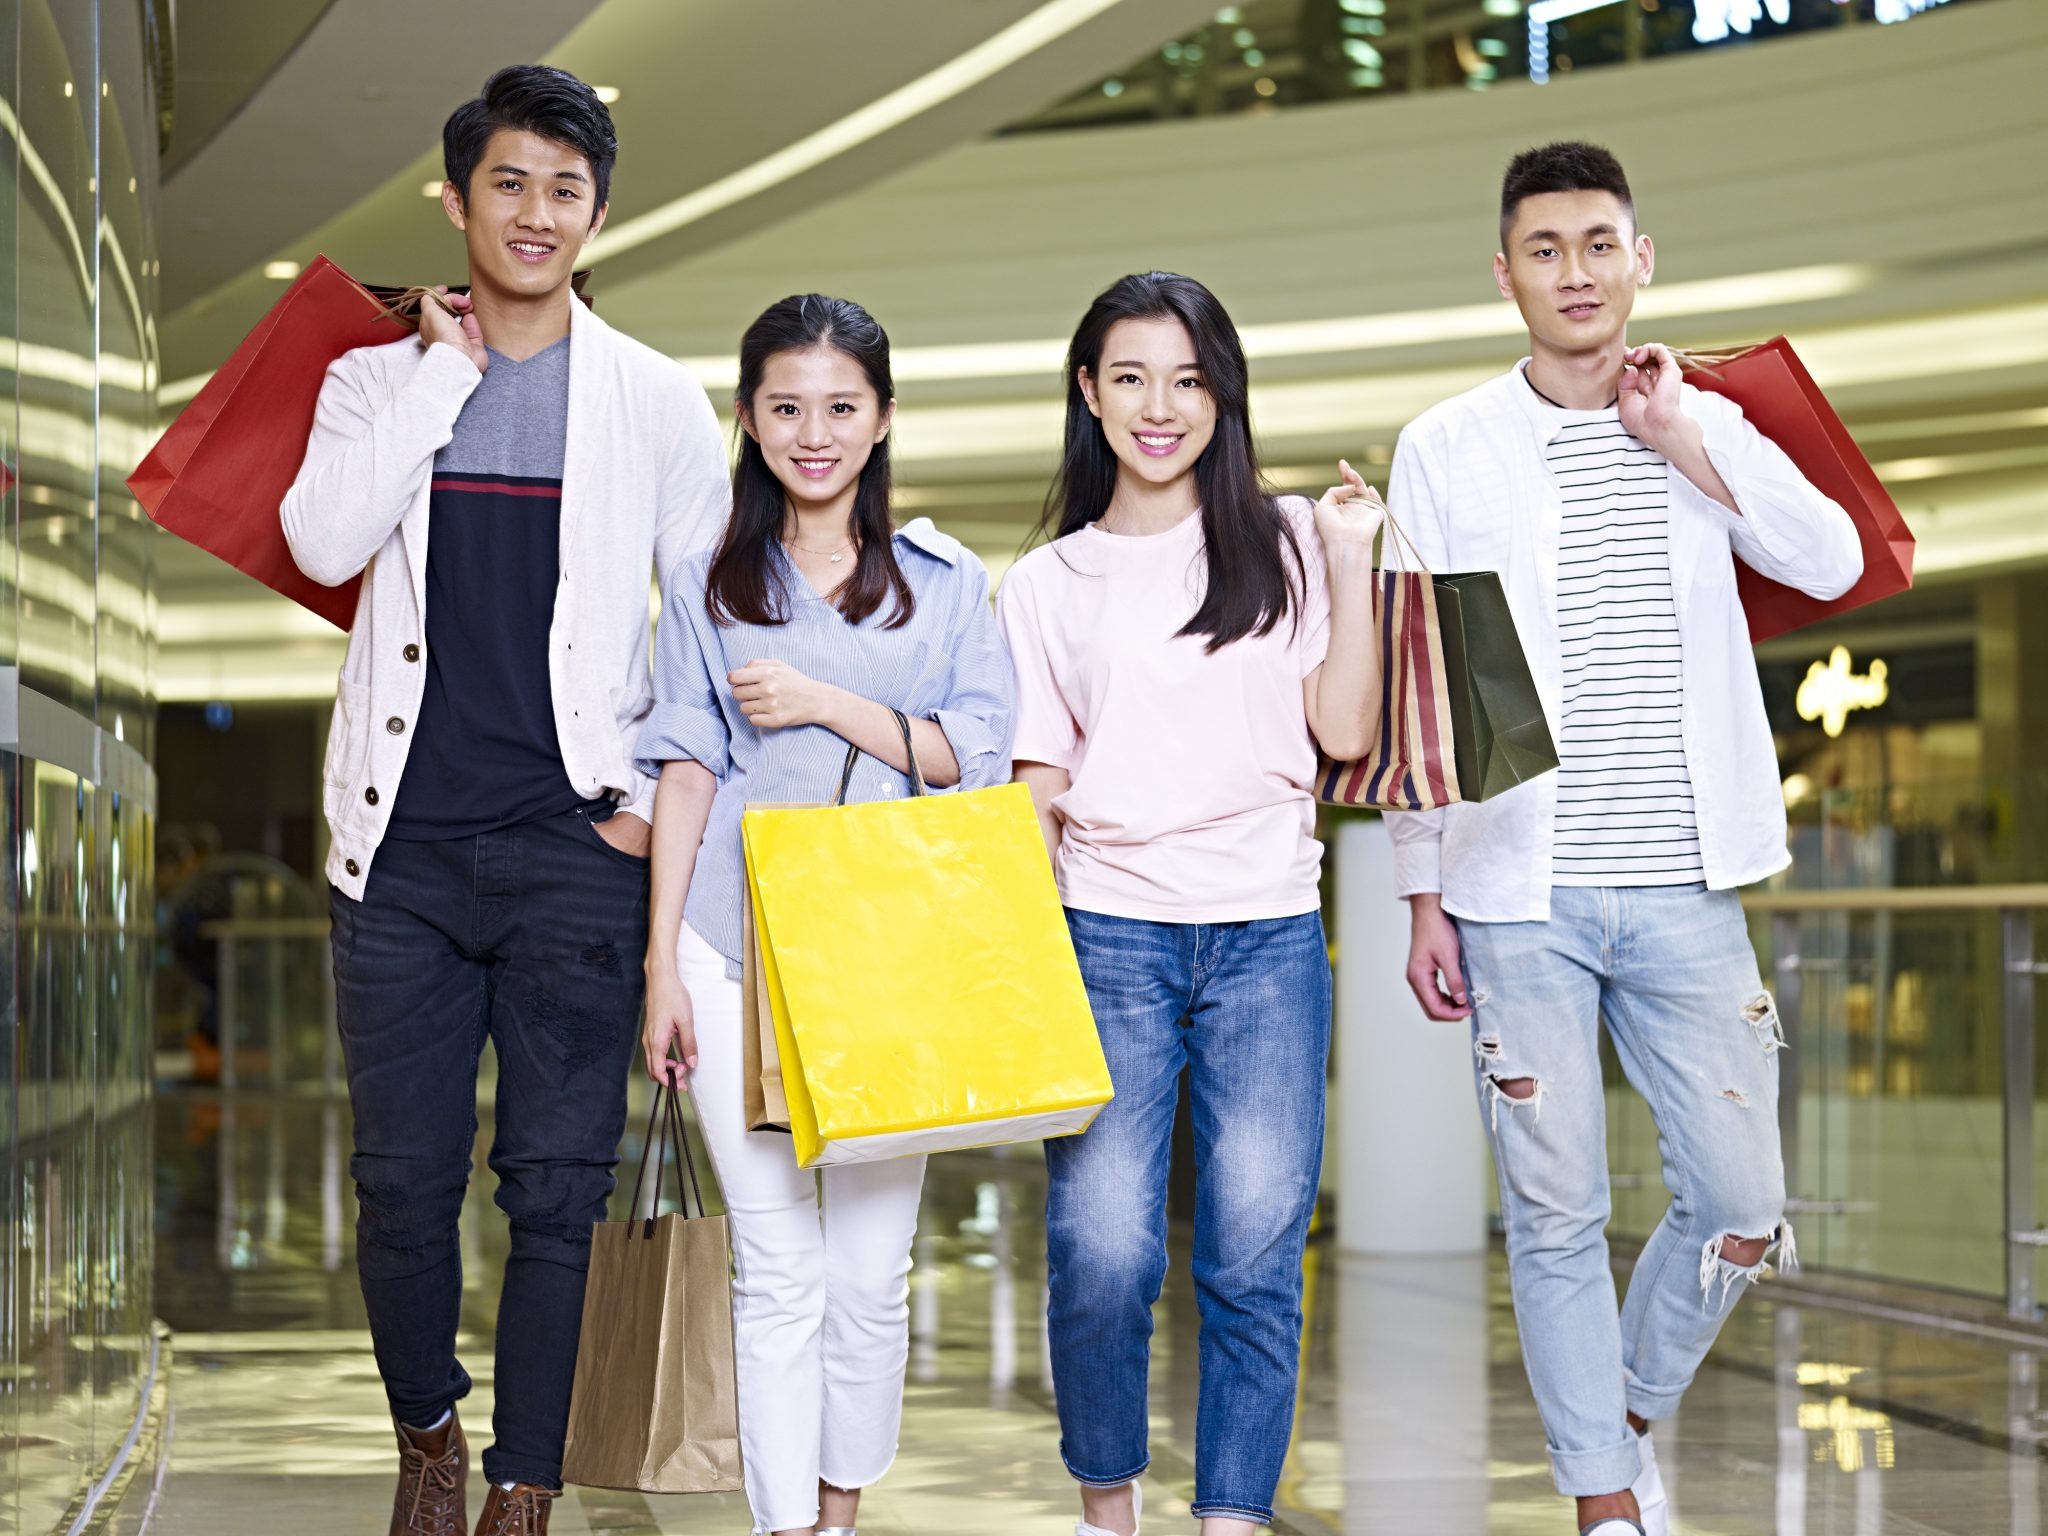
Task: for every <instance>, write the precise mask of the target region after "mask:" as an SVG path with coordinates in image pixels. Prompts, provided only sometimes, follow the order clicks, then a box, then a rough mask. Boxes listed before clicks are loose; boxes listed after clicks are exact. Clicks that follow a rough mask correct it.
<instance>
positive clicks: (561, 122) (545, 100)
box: [441, 64, 619, 208]
mask: <svg viewBox="0 0 2048 1536" xmlns="http://www.w3.org/2000/svg"><path fill="white" fill-rule="evenodd" d="M502 128H510V129H514V130H517V131H523V132H526V133H537V134H539V135H540V136H541V137H542V138H544V139H553V140H554V141H555V142H556V143H557V144H566V145H568V147H569V148H571V149H573V150H575V151H576V153H578V154H579V155H581V156H582V157H583V158H584V159H586V160H588V161H589V162H590V172H591V176H592V178H593V179H594V180H595V182H596V191H597V203H596V207H598V208H602V207H603V206H604V205H605V203H606V202H607V200H609V199H610V197H611V194H612V162H613V161H615V160H617V159H618V158H619V139H618V134H617V133H616V132H615V131H614V130H613V128H612V115H611V113H610V112H609V111H607V110H606V109H605V104H604V103H603V102H602V101H599V100H598V99H597V92H596V91H594V90H592V89H591V88H590V87H589V86H587V85H585V84H584V83H583V82H582V81H581V80H578V79H577V78H576V77H575V76H574V75H572V74H570V73H569V72H568V71H567V70H566V69H556V68H554V67H553V66H551V65H547V64H513V65H510V66H508V67H507V68H505V69H501V70H499V71H498V72H497V73H496V74H495V75H492V76H491V78H490V79H488V80H486V81H485V82H484V90H483V94H482V95H481V96H479V97H477V98H476V99H475V100H474V101H465V102H464V103H463V104H462V105H461V106H459V107H457V108H456V109H455V111H454V112H453V113H451V114H450V115H449V118H448V121H447V123H446V124H445V125H444V126H443V127H442V129H441V159H442V162H443V164H444V165H445V166H446V167H447V171H448V179H449V180H450V181H452V182H454V183H455V190H456V192H457V193H458V194H459V195H460V196H461V198H462V201H463V203H464V205H465V206H467V204H468V202H469V178H470V176H471V174H472V173H473V172H474V171H475V170H476V163H477V161H479V160H481V159H482V158H483V153H484V146H485V145H487V144H489V143H490V142H491V135H492V134H494V133H496V132H498V131H499V130H500V129H502Z"/></svg>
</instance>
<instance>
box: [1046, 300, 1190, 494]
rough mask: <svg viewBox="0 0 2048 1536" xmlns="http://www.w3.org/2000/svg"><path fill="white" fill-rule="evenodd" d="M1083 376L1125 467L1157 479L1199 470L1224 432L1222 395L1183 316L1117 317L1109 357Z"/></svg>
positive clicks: (1106, 349) (1105, 347)
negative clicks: (1214, 389) (1213, 390)
mask: <svg viewBox="0 0 2048 1536" xmlns="http://www.w3.org/2000/svg"><path fill="white" fill-rule="evenodd" d="M1078 377H1079V379H1080V384H1081V393H1082V394H1083V395H1084V396H1086V398H1087V401H1088V409H1089V410H1091V411H1093V412H1094V413H1095V416H1096V419H1097V420H1098V421H1100V422H1101V423H1102V435H1103V437H1104V439H1105V440H1107V442H1108V443H1109V448H1110V452H1112V453H1114V454H1115V455H1116V457H1117V463H1118V465H1119V466H1120V468H1121V472H1122V473H1125V474H1130V475H1135V476H1137V477H1138V478H1139V479H1141V480H1144V481H1146V482H1148V483H1150V484H1152V485H1166V484H1169V483H1171V482H1172V481H1175V480H1178V479H1179V478H1180V477H1181V476H1182V475H1188V474H1193V473H1194V469H1195V462H1196V460H1198V459H1200V458H1201V456H1202V450H1203V449H1205V448H1207V447H1208V446H1209V439H1210V438H1212V437H1214V436H1215V435H1216V400H1215V397H1214V396H1213V395H1211V394H1210V393H1209V388H1208V385H1207V383H1206V382H1205V381H1204V379H1203V377H1202V369H1201V365H1200V364H1199V363H1198V362H1197V361H1196V356H1195V342H1194V338H1193V337H1191V336H1190V335H1189V334H1188V329H1187V327H1186V326H1184V325H1182V324H1181V323H1180V321H1178V320H1172V319H1157V320H1119V321H1117V323H1116V324H1115V325H1113V326H1111V327H1110V328H1109V334H1108V335H1107V336H1105V337H1103V340H1102V362H1101V365H1100V366H1099V367H1098V368H1096V369H1095V370H1093V371H1092V372H1091V371H1090V370H1088V369H1086V368H1083V369H1082V370H1081V371H1080V374H1079V376H1078Z"/></svg>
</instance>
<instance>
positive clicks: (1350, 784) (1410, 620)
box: [1321, 571, 1463, 811]
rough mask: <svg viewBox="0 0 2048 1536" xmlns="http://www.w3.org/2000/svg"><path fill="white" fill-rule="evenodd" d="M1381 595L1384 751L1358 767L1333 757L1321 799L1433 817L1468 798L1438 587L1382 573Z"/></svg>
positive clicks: (1423, 579) (1416, 574) (1424, 577)
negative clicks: (1461, 787)
mask: <svg viewBox="0 0 2048 1536" xmlns="http://www.w3.org/2000/svg"><path fill="white" fill-rule="evenodd" d="M1376 596H1377V597H1378V599H1379V600H1378V602H1377V604H1376V605H1375V606H1376V607H1377V609H1378V612H1377V613H1376V614H1375V615H1374V618H1375V620H1376V621H1377V622H1376V624H1375V626H1374V629H1375V633H1376V634H1377V635H1378V637H1379V646H1380V676H1381V692H1380V740H1379V747H1378V750H1376V751H1375V752H1374V753H1373V755H1372V756H1371V757H1368V758H1362V759H1360V760H1359V761H1358V762H1355V763H1336V762H1331V761H1329V760H1328V759H1325V760H1324V763H1323V771H1322V789H1321V798H1322V799H1324V800H1326V801H1328V802H1329V803H1330V804H1332V805H1370V806H1376V807H1378V808H1379V809H1380V810H1383V811H1433V810H1435V809H1436V808H1437V807H1438V806H1440V805H1449V804H1450V803H1451V802H1452V801H1454V800H1458V799H1462V798H1463V797H1462V796H1461V795H1460V794H1459V793H1458V762H1457V753H1456V749H1455V748H1454V746H1453V744H1452V743H1453V740H1454V727H1453V724H1452V717H1451V689H1450V680H1449V677H1448V675H1447V674H1446V672H1445V670H1444V647H1443V629H1442V621H1441V619H1440V618H1439V617H1438V614H1437V603H1436V588H1435V585H1434V584H1433V582H1432V581H1431V579H1430V576H1429V574H1428V573H1427V572H1426V571H1381V572H1380V573H1379V589H1378V592H1377V594H1376Z"/></svg>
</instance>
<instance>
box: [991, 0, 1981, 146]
mask: <svg viewBox="0 0 2048 1536" xmlns="http://www.w3.org/2000/svg"><path fill="white" fill-rule="evenodd" d="M1970 3H1982V0H1250V3H1248V4H1245V5H1227V6H1223V7H1222V8H1221V9H1219V10H1218V11H1217V12H1216V14H1215V17H1214V18H1213V19H1212V20H1211V21H1210V22H1209V24H1208V25H1206V26H1204V27H1201V28H1199V29H1197V30H1195V31H1193V32H1190V33H1188V34H1187V35H1186V36H1184V37H1178V38H1175V39H1174V40H1173V41H1172V42H1169V43H1167V44H1165V45H1164V46H1162V47H1160V48H1158V49H1155V50H1153V51H1152V52H1149V53H1147V54H1145V55H1144V56H1143V57H1141V58H1137V59H1133V60H1131V61H1130V63H1128V64H1126V65H1125V66H1124V67H1123V68H1121V69H1119V70H1117V71H1116V72H1115V73H1113V74H1110V75H1106V76H1104V77H1103V78H1102V79H1100V80H1098V81H1096V82H1094V83H1093V84H1092V85H1089V86H1088V87H1086V88H1085V89H1083V90H1080V91H1077V92H1075V93H1074V94H1073V95H1072V96H1069V97H1067V98H1066V99H1065V100H1063V101H1061V102H1058V103H1056V104H1055V105H1053V106H1051V107H1048V108H1046V109H1045V110H1044V111H1042V112H1039V113H1037V114H1036V115H1034V116H1032V117H1030V118H1028V119H1026V120H1024V121H1022V122H1020V123H1016V124H1013V125H1012V127H1011V128H1010V130H1009V131H1010V132H1033V131H1037V130H1042V129H1049V128H1079V127H1100V126H1103V125H1107V124H1113V123H1142V122H1156V121H1158V120H1160V119H1162V118H1176V117H1204V116H1212V115H1215V114H1219V113H1231V112H1267V111H1273V110H1276V109H1280V108H1285V107H1296V106H1310V105H1315V104H1318V103H1322V102H1331V101H1353V100H1358V99H1360V98H1370V97H1376V96H1385V95H1400V94H1406V93H1409V92H1414V91H1426V90H1440V89H1458V90H1473V91H1483V90H1489V89H1491V88H1492V87H1493V86H1495V85H1497V84H1500V83H1501V82H1503V81H1509V80H1533V81H1537V82H1539V83H1540V82H1545V81H1549V80H1554V79H1556V78H1558V77H1559V76H1561V75H1565V74H1569V73H1571V72H1573V71H1575V70H1581V69H1595V68H1599V67H1601V66H1602V65H1608V64H1626V63H1632V62H1635V61H1638V60H1642V59H1650V58H1661V57H1664V56H1667V55H1670V54H1678V53H1691V52H1695V51H1698V50H1701V49H1724V48H1738V47H1745V46H1750V45H1754V44H1759V43H1766V42H1769V41H1771V40H1773V39H1775V38H1780V37H1795V36H1799V35H1800V34H1803V33H1808V32H1816V31H1824V30H1834V29H1840V28H1844V27H1853V26H1862V25H1884V24H1888V23H1894V22H1900V21H1906V20H1910V19H1912V18H1914V17H1917V16H1920V15H1921V14H1923V13H1925V12H1928V11H1932V10H1935V9H1938V8H1945V7H1946V6H1949V5H1962V4H1970Z"/></svg>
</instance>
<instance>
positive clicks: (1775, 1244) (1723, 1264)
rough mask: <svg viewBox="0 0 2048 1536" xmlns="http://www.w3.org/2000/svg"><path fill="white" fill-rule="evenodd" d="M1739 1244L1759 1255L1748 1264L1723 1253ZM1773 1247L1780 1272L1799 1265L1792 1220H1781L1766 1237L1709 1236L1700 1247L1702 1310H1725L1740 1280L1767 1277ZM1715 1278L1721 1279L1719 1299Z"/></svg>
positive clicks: (1750, 1282) (1751, 1280)
mask: <svg viewBox="0 0 2048 1536" xmlns="http://www.w3.org/2000/svg"><path fill="white" fill-rule="evenodd" d="M1736 1245H1741V1247H1743V1248H1753V1249H1754V1251H1755V1255H1756V1257H1755V1258H1754V1259H1753V1260H1752V1261H1751V1262H1750V1263H1748V1264H1740V1263H1737V1262H1736V1261H1735V1260H1733V1259H1729V1258H1724V1257H1723V1256H1722V1255H1723V1251H1724V1250H1725V1249H1728V1248H1730V1247H1734V1246H1736ZM1774 1248H1775V1249H1776V1250H1777V1260H1778V1266H1777V1273H1779V1274H1781V1275H1789V1274H1791V1273H1792V1272H1793V1271H1794V1270H1796V1269H1798V1268H1799V1245H1798V1243H1797V1241H1796V1240H1795V1239H1794V1238H1793V1235H1792V1223H1791V1222H1789V1221H1785V1220H1783V1219H1780V1220H1779V1222H1778V1225H1777V1227H1776V1228H1775V1229H1773V1231H1772V1232H1771V1233H1770V1234H1769V1235H1768V1236H1765V1237H1736V1236H1735V1235H1734V1234H1732V1233H1726V1232H1724V1233H1722V1234H1721V1235H1720V1236H1718V1237H1713V1238H1709V1239H1708V1240H1707V1241H1706V1242H1705V1243H1704V1244H1703V1245H1702V1246H1701V1248H1700V1310H1701V1311H1702V1312H1704V1311H1706V1310H1707V1309H1708V1307H1710V1306H1711V1307H1713V1308H1714V1309H1715V1310H1716V1311H1723V1310H1726V1308H1727V1306H1728V1297H1729V1295H1730V1293H1731V1292H1732V1291H1733V1290H1734V1288H1735V1284H1736V1282H1737V1281H1741V1282H1742V1283H1743V1284H1745V1285H1749V1284H1754V1283H1755V1282H1756V1281H1758V1280H1761V1279H1762V1278H1763V1277H1764V1269H1765V1265H1766V1263H1767V1261H1768V1260H1769V1258H1770V1255H1771V1250H1772V1249H1774ZM1716 1279H1718V1280H1719V1281H1720V1282H1721V1295H1720V1297H1719V1299H1718V1300H1716V1298H1715V1296H1714V1282H1715V1280H1716Z"/></svg>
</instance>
